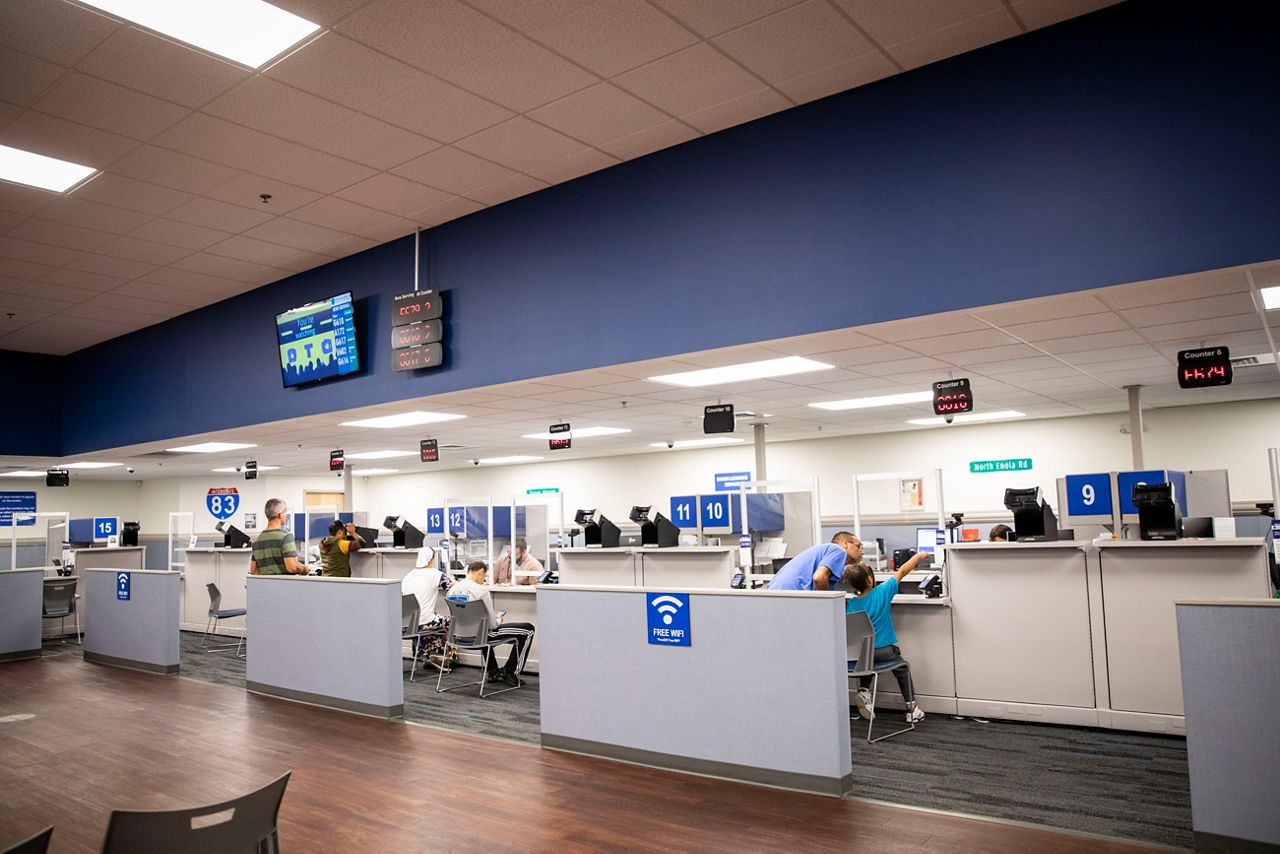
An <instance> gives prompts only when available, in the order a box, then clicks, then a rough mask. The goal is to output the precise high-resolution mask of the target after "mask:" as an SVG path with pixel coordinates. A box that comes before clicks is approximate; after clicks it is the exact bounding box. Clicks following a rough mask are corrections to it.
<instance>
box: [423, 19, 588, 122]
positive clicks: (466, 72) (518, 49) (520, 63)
mask: <svg viewBox="0 0 1280 854" xmlns="http://www.w3.org/2000/svg"><path fill="white" fill-rule="evenodd" d="M442 76H443V77H444V78H445V79H446V80H448V81H449V82H451V83H454V84H456V85H458V86H461V87H462V88H464V89H466V90H467V91H469V92H473V93H475V94H477V95H480V96H481V97H484V98H488V99H489V100H490V101H493V102H494V103H497V104H501V105H502V106H504V107H507V108H508V109H511V110H515V111H516V112H519V113H523V112H526V111H528V110H531V109H533V108H534V107H539V106H541V105H543V104H548V103H550V102H552V101H554V100H556V99H557V98H563V97H564V96H565V95H568V94H569V93H571V92H576V91H578V90H579V89H585V88H587V87H588V86H591V85H592V84H594V83H597V82H599V78H597V77H596V76H595V75H593V74H590V73H589V72H586V71H583V70H582V69H581V68H579V67H578V66H576V65H573V64H572V63H570V62H567V61H566V60H564V59H561V58H560V57H558V56H556V55H555V54H554V53H552V52H551V51H549V50H547V49H546V48H544V47H541V46H539V45H537V44H534V43H533V42H532V41H530V40H529V39H526V38H523V37H521V38H518V39H514V40H512V41H509V42H506V43H505V44H502V45H500V46H499V47H497V48H496V49H494V50H492V51H489V52H488V53H486V54H484V55H483V56H480V57H477V58H476V59H473V60H471V61H470V62H467V63H465V64H463V65H460V66H458V67H457V68H455V69H453V70H452V71H449V72H448V73H446V74H444V75H442Z"/></svg>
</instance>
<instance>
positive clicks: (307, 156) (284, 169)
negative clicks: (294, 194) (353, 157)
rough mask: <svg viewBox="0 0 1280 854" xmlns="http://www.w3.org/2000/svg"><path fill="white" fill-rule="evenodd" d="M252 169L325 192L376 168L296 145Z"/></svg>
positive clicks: (332, 190) (341, 186) (360, 177)
mask: <svg viewBox="0 0 1280 854" xmlns="http://www.w3.org/2000/svg"><path fill="white" fill-rule="evenodd" d="M254 171H256V172H259V173H261V174H263V175H265V176H267V177H269V178H278V179H280V180H281V181H286V182H288V183H290V184H294V185H296V186H299V187H304V188H306V189H308V190H314V191H316V192H317V193H323V194H326V195H327V194H329V193H336V192H338V191H339V190H341V189H343V188H344V187H350V186H351V185H352V184H354V183H356V182H357V181H363V180H364V179H365V178H368V177H370V176H371V175H373V174H375V173H376V172H377V171H378V170H376V169H372V168H370V167H368V166H362V165H361V164H359V163H352V162H351V161H350V160H344V159H343V158H341V157H334V156H333V155H332V154H325V153H324V152H323V151H316V150H315V149H314V148H307V147H305V146H301V145H298V146H294V147H293V148H290V149H289V150H287V151H285V152H284V153H283V154H278V155H276V156H275V157H273V158H271V159H270V160H267V161H265V162H263V163H260V164H258V166H257V167H255V170H254Z"/></svg>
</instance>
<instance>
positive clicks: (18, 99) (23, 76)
mask: <svg viewBox="0 0 1280 854" xmlns="http://www.w3.org/2000/svg"><path fill="white" fill-rule="evenodd" d="M66 70H67V69H66V68H65V67H64V66H61V65H56V64H54V63H52V62H48V61H46V60H43V59H40V58H39V57H35V56H32V55H31V54H29V53H23V52H21V51H17V50H14V49H13V48H9V47H0V80H3V81H4V88H3V89H0V100H4V101H9V102H11V103H14V104H17V105H19V106H22V107H29V106H31V105H32V104H33V103H35V101H36V99H37V98H38V97H39V96H40V94H41V93H42V92H44V91H45V90H46V89H48V88H49V87H50V86H52V85H53V84H54V82H55V81H56V80H57V79H58V77H60V76H61V75H62V74H63V73H64V72H65V71H66Z"/></svg>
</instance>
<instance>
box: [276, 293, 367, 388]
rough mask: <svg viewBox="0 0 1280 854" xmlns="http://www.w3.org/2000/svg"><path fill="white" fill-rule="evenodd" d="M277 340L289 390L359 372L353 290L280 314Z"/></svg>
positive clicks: (282, 374) (283, 374) (277, 321)
mask: <svg viewBox="0 0 1280 854" xmlns="http://www.w3.org/2000/svg"><path fill="white" fill-rule="evenodd" d="M276 337H277V340H278V342H279V346H280V372H281V376H282V378H283V380H284V384H285V386H286V387H289V386H297V385H303V384H304V383H311V382H315V381H316V380H324V379H329V378H330V377H339V376H343V375H345V374H352V373H355V372H357V371H359V370H360V355H359V352H358V350H357V348H356V326H355V313H354V311H353V307H352V302H351V292H350V291H348V292H347V293H344V294H338V295H337V296H335V297H331V298H329V299H327V300H321V301H319V302H313V303H308V304H307V305H304V306H300V307H298V308H293V309H290V310H288V311H285V312H282V313H280V314H277V315H276Z"/></svg>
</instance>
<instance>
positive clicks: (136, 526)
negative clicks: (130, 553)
mask: <svg viewBox="0 0 1280 854" xmlns="http://www.w3.org/2000/svg"><path fill="white" fill-rule="evenodd" d="M140 530H142V525H141V524H140V523H138V522H125V523H124V525H122V526H121V528H120V545H122V546H136V545H137V544H138V531H140Z"/></svg>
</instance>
